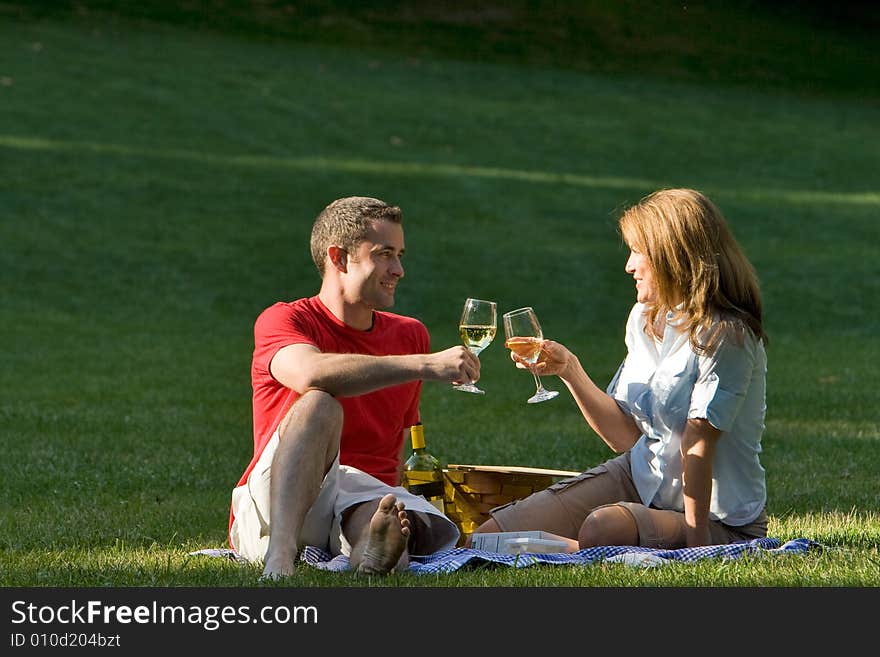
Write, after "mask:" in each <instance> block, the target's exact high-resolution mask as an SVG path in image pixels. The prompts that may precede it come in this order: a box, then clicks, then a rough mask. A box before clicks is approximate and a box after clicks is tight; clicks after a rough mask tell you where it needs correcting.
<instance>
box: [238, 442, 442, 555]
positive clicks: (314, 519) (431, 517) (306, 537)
mask: <svg viewBox="0 0 880 657" xmlns="http://www.w3.org/2000/svg"><path fill="white" fill-rule="evenodd" d="M278 440H279V437H278V432H277V431H276V432H275V434H274V435H273V436H272V438H271V439H270V440H269V442H268V444H267V445H266V448H265V449H264V450H263V453H262V454H261V455H260V458H259V460H258V461H257V463H256V465H254V469H253V470H252V471H251V473H250V475H249V476H248V479H247V481H246V482H245V483H244V484H242V485H241V486H238V487H236V488H235V489H233V491H232V513H233V516H234V520H233V523H232V527H231V528H230V531H229V537H230V539H231V541H232V545H233V546H234V547H235V551H236V552H237V553H238V554H239V555H240V556H242V557H244V558H245V559H247V560H248V561H262V560H263V558H264V557H265V555H266V550H267V549H268V547H269V530H270V527H271V525H270V518H269V484H270V481H271V477H270V475H271V469H272V458H273V457H274V456H275V450H276V449H277V448H278ZM387 493H392V494H393V495H394V496H395V497H396V498H397V499H398V501H401V502H403V503H404V505H405V508H406V511H407V513H409V514H413V513H416V514H418V516H419V520H421V521H422V522H423V523H424V524H425V525H426V526H427V527H429V531H428V534H427V536H424V535H420V536H419V542H418V545H419V549H420V552H421V553H424V554H430V553H433V552H437V551H439V550H445V549H449V548H453V547H455V544H456V542H457V541H458V538H459V531H458V527H457V526H456V525H455V523H453V522H452V521H451V520H449V518H447V517H446V516H444V515H443V514H442V513H440V512H439V511H438V510H437V508H436V507H434V505H432V504H431V503H430V502H428V501H426V500H425V498H423V497H420V496H416V495H413V494H412V493H410V492H409V491H407V490H406V489H405V488H403V487H401V486H389V485H387V484H386V483H384V482H382V481H380V480H379V479H376V478H375V477H373V476H371V475H369V474H367V473H366V472H363V471H362V470H358V469H357V468H353V467H351V466H347V465H340V463H339V454H337V455H336V460H335V461H334V463H333V465H332V466H330V469H329V470H328V471H327V474H326V475H324V481H323V482H322V484H321V490H320V492H319V493H318V498H317V500H315V503H314V504H313V505H312V508H311V509H309V512H308V513H307V514H306V518H305V522H304V523H303V527H302V529H301V530H300V537H299V547H300V548H302V547H304V546H306V545H313V546H315V547H319V548H321V549H323V550H327V551H329V552H330V553H331V554H334V555H336V554H344V555H346V556H349V555H350V554H351V544H350V543H349V542H348V540H347V539H346V537H345V535H344V534H343V532H342V524H341V523H342V514H343V512H344V511H345V510H346V509H348V508H350V507H352V506H355V505H357V504H361V503H363V502H371V501H374V500H379V499H381V498H382V497H383V496H384V495H386V494H387Z"/></svg>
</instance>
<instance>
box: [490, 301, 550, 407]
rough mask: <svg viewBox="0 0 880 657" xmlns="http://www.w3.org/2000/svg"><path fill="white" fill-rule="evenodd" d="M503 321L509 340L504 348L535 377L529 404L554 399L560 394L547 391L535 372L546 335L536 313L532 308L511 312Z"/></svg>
mask: <svg viewBox="0 0 880 657" xmlns="http://www.w3.org/2000/svg"><path fill="white" fill-rule="evenodd" d="M503 320H504V335H505V336H506V338H507V339H506V340H505V342H504V346H505V347H507V348H508V349H510V351H511V354H515V355H516V356H517V358H515V359H514V360H516V361H517V363H518V364H521V365H523V366H526V368H527V369H528V370H530V371H531V373H532V376H533V377H535V387H536V390H535V394H534V395H532V396H531V397H530V398H529V399H528V400H527V401H528V403H529V404H536V403H538V402H542V401H547V400H548V399H553V398H554V397H556V396H557V395H558V394H559V393H558V392H557V391H555V390H547V389H546V388H545V387H544V386H543V385H542V384H541V378H540V377H539V376H538V374H537V373H536V372H535V364H536V363H538V361H539V358H540V357H541V352H542V350H543V343H544V334H543V332H542V331H541V324H540V323H539V322H538V317H537V316H536V315H535V311H534V310H532V308H519V309H518V310H511V311H510V312H509V313H504V316H503Z"/></svg>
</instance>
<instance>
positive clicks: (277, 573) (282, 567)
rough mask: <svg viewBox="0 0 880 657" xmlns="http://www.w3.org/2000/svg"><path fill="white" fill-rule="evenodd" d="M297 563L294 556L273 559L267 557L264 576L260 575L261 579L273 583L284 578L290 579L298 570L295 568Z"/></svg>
mask: <svg viewBox="0 0 880 657" xmlns="http://www.w3.org/2000/svg"><path fill="white" fill-rule="evenodd" d="M295 562H296V555H294V556H293V558H290V557H284V558H278V557H275V558H273V557H270V556H269V555H266V561H265V567H264V568H263V574H262V575H260V579H261V580H269V581H271V580H276V579H282V578H283V577H290V576H291V575H293V573H294V572H295V570H296V568H295V566H294V563H295Z"/></svg>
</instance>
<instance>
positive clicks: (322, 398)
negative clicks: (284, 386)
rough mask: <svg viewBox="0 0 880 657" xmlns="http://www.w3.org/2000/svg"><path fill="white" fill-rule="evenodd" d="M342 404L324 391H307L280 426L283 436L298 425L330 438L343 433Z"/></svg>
mask: <svg viewBox="0 0 880 657" xmlns="http://www.w3.org/2000/svg"><path fill="white" fill-rule="evenodd" d="M342 421H343V411H342V404H340V403H339V401H337V399H336V398H335V397H333V395H331V394H329V393H326V392H324V391H323V390H307V391H306V392H305V393H304V394H303V395H302V396H301V397H300V398H299V399H297V400H296V402H294V404H293V406H291V407H290V410H289V411H288V412H287V415H286V416H285V417H284V420H282V422H281V425H280V426H279V431H280V433H281V435H282V436H283V435H284V433H285V432H286V431H287V429H288V428H289V427H291V426H292V425H293V424H296V425H298V426H300V427H303V428H306V427H307V428H308V430H309V431H310V432H319V433H323V434H326V435H328V436H335V437H337V438H338V436H339V435H340V434H341V433H342Z"/></svg>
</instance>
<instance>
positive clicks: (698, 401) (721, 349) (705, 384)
mask: <svg viewBox="0 0 880 657" xmlns="http://www.w3.org/2000/svg"><path fill="white" fill-rule="evenodd" d="M755 348H756V341H755V338H754V337H753V336H752V335H751V334H747V335H746V336H745V338H744V340H743V344H742V345H739V344H737V341H736V340H735V339H733V338H725V339H724V340H723V341H722V342H721V343H720V344H719V345H718V348H717V349H716V350H715V352H714V353H712V354H710V355H705V356H699V357H698V358H697V381H696V383H695V384H694V390H693V393H692V394H691V404H690V408H689V410H688V419H698V418H700V419H706V420H708V421H709V423H710V424H711V425H712V426H713V427H715V428H716V429H718V430H720V431H730V429H731V427H733V423H734V421H735V420H736V416H737V414H738V413H739V410H740V407H741V406H742V403H743V400H744V399H745V397H746V392H747V391H748V389H749V385H750V383H751V380H752V376H753V373H754V366H755V350H756V349H755Z"/></svg>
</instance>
